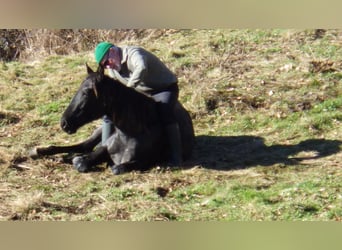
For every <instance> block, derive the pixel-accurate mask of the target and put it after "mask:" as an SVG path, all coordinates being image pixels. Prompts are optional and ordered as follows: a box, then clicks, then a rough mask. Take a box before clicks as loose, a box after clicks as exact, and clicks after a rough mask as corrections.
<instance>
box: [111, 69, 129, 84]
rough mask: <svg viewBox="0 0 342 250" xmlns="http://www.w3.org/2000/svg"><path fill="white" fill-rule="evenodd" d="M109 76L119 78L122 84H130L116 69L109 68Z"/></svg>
mask: <svg viewBox="0 0 342 250" xmlns="http://www.w3.org/2000/svg"><path fill="white" fill-rule="evenodd" d="M108 73H109V76H110V77H111V78H113V79H115V80H118V81H119V82H121V83H122V84H125V85H127V86H128V81H127V80H126V79H125V78H124V77H122V76H121V75H120V73H119V72H117V71H116V70H115V69H109V70H108Z"/></svg>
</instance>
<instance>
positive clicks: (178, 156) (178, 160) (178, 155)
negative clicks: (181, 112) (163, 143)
mask: <svg viewBox="0 0 342 250" xmlns="http://www.w3.org/2000/svg"><path fill="white" fill-rule="evenodd" d="M166 134H167V138H168V140H169V145H170V151H171V152H170V159H169V162H168V164H169V165H171V166H174V167H179V166H180V165H181V164H182V142H181V136H180V131H179V126H178V124H177V123H173V124H170V125H167V126H166Z"/></svg>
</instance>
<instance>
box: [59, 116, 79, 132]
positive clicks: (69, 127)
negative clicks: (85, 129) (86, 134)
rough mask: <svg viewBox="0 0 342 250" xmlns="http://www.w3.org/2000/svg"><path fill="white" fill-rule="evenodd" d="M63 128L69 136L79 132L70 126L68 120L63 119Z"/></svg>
mask: <svg viewBox="0 0 342 250" xmlns="http://www.w3.org/2000/svg"><path fill="white" fill-rule="evenodd" d="M61 128H62V129H63V131H65V132H66V133H68V134H74V133H76V130H77V129H75V128H73V127H72V126H70V124H69V123H68V121H67V120H66V119H61Z"/></svg>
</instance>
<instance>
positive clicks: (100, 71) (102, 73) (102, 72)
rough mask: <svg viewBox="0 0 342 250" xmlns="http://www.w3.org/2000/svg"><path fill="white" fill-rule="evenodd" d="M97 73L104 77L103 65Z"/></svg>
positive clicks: (98, 68)
mask: <svg viewBox="0 0 342 250" xmlns="http://www.w3.org/2000/svg"><path fill="white" fill-rule="evenodd" d="M97 73H98V74H99V75H101V76H103V75H104V67H103V66H102V65H101V64H99V66H98V67H97Z"/></svg>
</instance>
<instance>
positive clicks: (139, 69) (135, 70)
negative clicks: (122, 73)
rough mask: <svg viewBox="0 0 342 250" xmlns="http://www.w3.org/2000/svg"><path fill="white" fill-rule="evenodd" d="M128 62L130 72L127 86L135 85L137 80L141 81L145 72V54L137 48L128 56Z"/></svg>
mask: <svg viewBox="0 0 342 250" xmlns="http://www.w3.org/2000/svg"><path fill="white" fill-rule="evenodd" d="M129 61H130V62H129V63H130V64H131V71H132V74H131V76H130V78H129V80H128V84H127V86H128V87H134V88H135V87H136V86H137V85H138V83H139V82H143V81H144V78H145V75H146V73H147V64H146V60H145V56H144V55H143V54H142V53H140V52H139V51H138V50H137V51H134V53H133V54H132V55H131V56H130V59H129Z"/></svg>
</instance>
